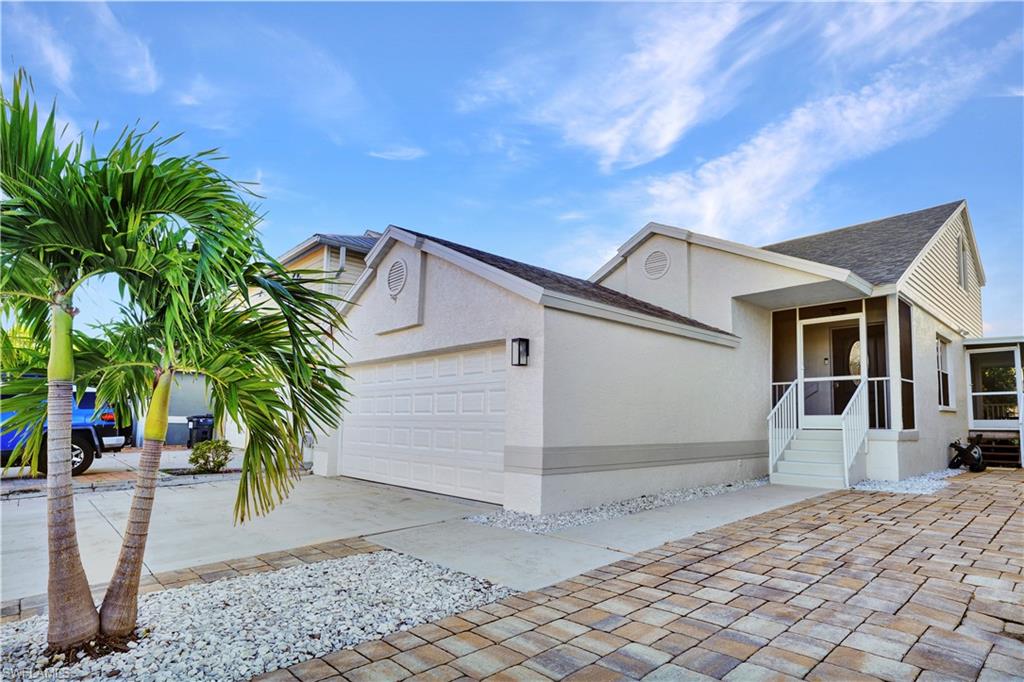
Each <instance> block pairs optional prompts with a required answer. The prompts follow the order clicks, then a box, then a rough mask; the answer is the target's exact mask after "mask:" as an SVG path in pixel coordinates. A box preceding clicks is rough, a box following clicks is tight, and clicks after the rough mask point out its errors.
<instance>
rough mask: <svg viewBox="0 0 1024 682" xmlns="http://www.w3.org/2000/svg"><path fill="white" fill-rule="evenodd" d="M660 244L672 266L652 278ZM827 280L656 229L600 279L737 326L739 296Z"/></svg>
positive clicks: (729, 328)
mask: <svg viewBox="0 0 1024 682" xmlns="http://www.w3.org/2000/svg"><path fill="white" fill-rule="evenodd" d="M655 250H661V251H665V252H666V253H667V254H668V255H669V259H670V261H671V266H670V268H669V271H668V272H667V273H666V274H665V275H664V276H663V277H661V278H659V279H654V280H652V279H650V278H648V277H647V276H646V275H645V274H644V273H643V263H644V260H645V259H646V258H647V257H648V256H649V255H650V254H651V252H652V251H655ZM824 281H826V280H825V278H824V277H820V276H818V275H812V274H809V273H806V272H802V271H800V270H794V269H792V268H788V267H785V266H781V265H776V264H774V263H769V262H766V261H762V260H758V259H756V258H750V257H747V256H742V255H738V254H734V253H729V252H727V251H721V250H719V249H713V248H709V247H707V246H701V245H699V244H691V243H688V242H686V241H683V240H681V239H676V238H673V237H666V236H664V235H660V234H655V235H653V236H651V237H650V238H649V239H647V240H646V241H644V243H642V244H641V245H640V246H638V247H637V248H636V249H635V250H634V251H633V252H632V253H631V254H629V256H627V257H626V259H625V261H624V262H623V263H622V264H620V265H619V266H618V267H617V268H615V269H614V270H613V271H612V272H611V273H609V274H608V275H607V276H606V277H605V278H604V279H603V280H601V284H603V285H604V286H607V287H609V288H611V289H615V290H617V291H622V292H624V293H627V294H629V295H630V296H635V297H637V298H640V299H643V300H648V301H651V302H652V303H656V304H657V305H660V306H662V307H664V308H668V309H669V310H674V311H676V312H679V313H681V314H683V315H688V316H690V317H692V318H694V319H696V320H699V321H701V322H703V323H705V324H710V325H713V326H715V327H718V328H719V329H725V330H726V331H730V332H735V331H736V329H735V328H734V326H733V325H734V319H733V298H734V297H736V296H743V295H748V294H753V293H758V292H762V291H772V290H775V289H782V288H785V287H791V286H800V285H806V284H814V283H816V282H824Z"/></svg>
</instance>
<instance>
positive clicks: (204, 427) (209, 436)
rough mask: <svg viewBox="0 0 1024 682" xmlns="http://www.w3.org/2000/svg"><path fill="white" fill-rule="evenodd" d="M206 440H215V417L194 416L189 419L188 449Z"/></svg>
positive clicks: (207, 415) (209, 415) (208, 415)
mask: <svg viewBox="0 0 1024 682" xmlns="http://www.w3.org/2000/svg"><path fill="white" fill-rule="evenodd" d="M204 440H213V415H212V414H194V415H192V416H191V417H189V418H188V447H190V448H191V447H194V446H195V444H196V443H202V442H203V441H204Z"/></svg>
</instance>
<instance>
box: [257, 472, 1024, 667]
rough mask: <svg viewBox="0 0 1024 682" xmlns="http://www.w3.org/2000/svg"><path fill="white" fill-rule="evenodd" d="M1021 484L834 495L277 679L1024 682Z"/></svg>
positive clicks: (1012, 475)
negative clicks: (954, 681)
mask: <svg viewBox="0 0 1024 682" xmlns="http://www.w3.org/2000/svg"><path fill="white" fill-rule="evenodd" d="M1022 503H1024V473H1022V472H1021V471H1020V470H1014V471H1009V470H993V471H989V472H986V473H983V474H965V475H963V476H960V477H958V478H957V479H955V482H954V483H953V484H952V485H951V486H950V487H949V488H947V489H945V490H943V491H941V492H940V493H938V494H936V495H934V496H910V495H893V494H888V493H863V492H850V491H838V492H835V493H830V494H827V495H823V496H820V497H817V498H814V499H811V500H807V501H804V502H800V503H797V504H794V505H791V506H789V507H784V508H782V509H778V510H776V511H774V512H770V513H767V514H762V515H760V516H756V517H752V518H749V519H745V520H743V521H740V522H737V523H733V524H729V525H727V526H722V527H720V528H717V529H715V530H713V531H710V532H707V533H701V534H699V535H695V536H692V537H688V538H685V539H682V540H679V541H676V542H672V543H668V544H665V545H663V546H661V547H659V548H657V549H652V550H649V551H647V552H643V553H641V554H638V555H636V556H635V557H634V558H633V559H631V560H628V561H622V562H619V563H616V564H613V565H610V566H606V567H604V568H602V569H599V570H596V571H592V572H590V573H586V574H584V575H581V576H578V577H576V578H574V579H572V580H568V581H565V582H562V583H559V584H557V585H554V586H552V587H549V588H546V589H543V590H540V591H537V592H529V593H524V594H520V595H517V596H515V597H512V598H509V599H506V600H504V601H503V602H500V603H496V604H491V605H488V606H486V607H484V608H482V609H479V610H473V611H469V612H466V613H462V614H459V615H458V616H453V617H451V618H446V619H444V620H441V621H438V622H437V623H433V624H430V625H424V626H420V627H417V628H414V629H412V630H410V631H408V632H400V633H395V634H393V635H390V636H388V637H385V638H384V640H383V641H374V642H366V643H364V644H361V645H359V646H357V647H355V649H351V650H344V651H339V652H336V653H334V654H331V655H329V656H325V657H324V658H322V659H314V660H311V661H307V662H305V663H301V664H299V665H296V666H293V667H292V668H290V669H289V670H281V671H277V672H275V673H270V674H269V675H267V676H265V678H269V679H282V680H292V679H295V678H298V679H300V680H321V679H328V678H333V679H348V680H352V681H353V682H357V681H362V680H399V679H406V678H413V679H423V680H453V679H458V678H460V677H461V678H469V679H494V680H533V679H536V680H544V679H571V680H622V679H649V680H679V679H683V680H691V679H693V680H702V679H710V678H715V679H726V680H787V679H794V678H806V679H829V680H862V679H884V680H915V679H916V680H949V679H975V678H978V679H982V680H1002V679H1018V680H1019V679H1024V677H1022V676H1024V642H1022V634H1021V633H1022V632H1024V626H1022V623H1024V577H1022V575H1021V570H1022V566H1024V510H1022Z"/></svg>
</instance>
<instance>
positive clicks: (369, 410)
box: [342, 346, 505, 502]
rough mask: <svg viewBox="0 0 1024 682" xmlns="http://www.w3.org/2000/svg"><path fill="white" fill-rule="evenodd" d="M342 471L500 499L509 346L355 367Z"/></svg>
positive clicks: (354, 474)
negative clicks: (353, 404) (353, 403)
mask: <svg viewBox="0 0 1024 682" xmlns="http://www.w3.org/2000/svg"><path fill="white" fill-rule="evenodd" d="M350 374H351V376H352V379H353V385H352V391H353V394H354V395H355V396H356V403H357V404H358V405H359V409H358V410H355V411H354V412H353V413H350V414H348V415H346V417H345V426H344V432H343V433H344V436H343V450H342V473H343V474H346V475H350V476H356V477H362V478H371V479H373V480H378V481H381V482H384V483H394V484H397V485H405V486H410V487H416V488H422V489H426V490H432V491H435V492H441V493H446V494H452V495H459V496H462V497H471V498H474V499H481V500H487V501H492V502H500V501H501V500H502V494H503V483H504V476H503V469H504V440H505V436H504V430H505V417H504V413H505V353H504V347H502V346H495V347H494V348H493V349H483V350H476V351H469V352H463V353H448V354H440V355H437V356H433V357H427V358H418V359H416V360H413V361H400V362H391V363H387V362H384V363H378V364H375V365H366V366H356V367H353V368H351V369H350Z"/></svg>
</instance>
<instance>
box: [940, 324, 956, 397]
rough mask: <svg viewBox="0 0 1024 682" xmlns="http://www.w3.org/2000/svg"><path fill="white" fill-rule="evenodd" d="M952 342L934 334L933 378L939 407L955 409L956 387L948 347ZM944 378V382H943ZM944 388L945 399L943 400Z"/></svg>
mask: <svg viewBox="0 0 1024 682" xmlns="http://www.w3.org/2000/svg"><path fill="white" fill-rule="evenodd" d="M952 345H953V342H952V341H950V340H949V339H947V338H946V337H944V336H942V335H941V334H936V335H935V378H936V391H937V396H936V397H937V398H938V403H939V409H940V410H945V411H950V412H955V411H956V387H955V386H954V385H953V372H952V371H951V369H950V366H949V362H950V348H951V347H952ZM943 379H945V382H943ZM943 390H945V401H943Z"/></svg>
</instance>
